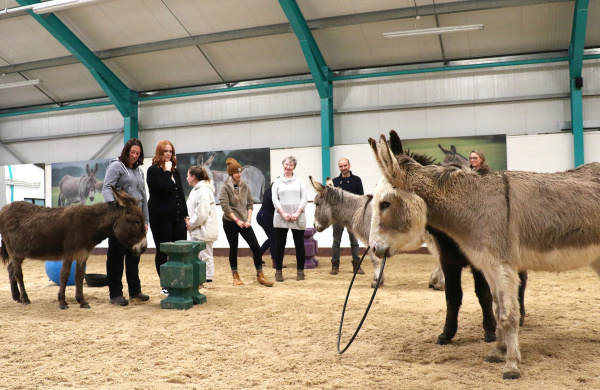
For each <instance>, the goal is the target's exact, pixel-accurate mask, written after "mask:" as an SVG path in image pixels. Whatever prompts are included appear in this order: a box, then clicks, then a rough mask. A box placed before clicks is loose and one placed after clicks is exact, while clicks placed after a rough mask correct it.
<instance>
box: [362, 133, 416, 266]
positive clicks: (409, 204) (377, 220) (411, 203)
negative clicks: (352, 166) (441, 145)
mask: <svg viewBox="0 0 600 390" xmlns="http://www.w3.org/2000/svg"><path fill="white" fill-rule="evenodd" d="M369 144H370V145H371V148H372V149H373V151H374V153H375V158H376V160H377V162H378V164H379V167H380V168H381V171H382V173H383V175H384V177H383V178H382V179H380V180H379V183H378V184H377V187H376V188H375V194H374V198H373V217H372V219H371V235H370V237H369V243H370V245H371V247H372V248H373V250H374V252H375V254H376V255H377V256H379V257H383V256H384V255H387V256H390V255H393V254H394V253H397V252H400V251H403V250H414V249H417V247H418V246H420V245H421V237H422V234H423V231H424V229H425V225H426V223H427V206H426V204H425V201H424V200H423V199H421V198H420V197H419V196H417V195H416V194H414V193H413V192H411V191H410V190H409V189H408V188H407V183H406V177H407V171H408V169H409V168H410V166H411V165H418V166H420V164H419V163H417V162H416V161H415V160H413V159H412V158H411V157H410V156H409V155H407V154H405V153H404V149H403V147H402V142H401V141H400V137H398V134H397V133H396V132H395V131H393V130H392V131H390V144H389V145H388V143H387V141H386V139H385V136H384V135H382V136H381V137H380V138H379V142H377V141H375V140H374V139H372V138H370V139H369Z"/></svg>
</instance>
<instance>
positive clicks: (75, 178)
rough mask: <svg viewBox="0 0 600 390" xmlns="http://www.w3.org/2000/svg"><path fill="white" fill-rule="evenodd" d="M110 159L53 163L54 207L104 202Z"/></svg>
mask: <svg viewBox="0 0 600 390" xmlns="http://www.w3.org/2000/svg"><path fill="white" fill-rule="evenodd" d="M109 161H110V159H100V160H87V161H73V162H64V163H53V164H52V207H56V206H68V205H70V204H75V203H79V204H96V203H102V202H104V197H103V196H102V185H103V184H104V174H105V173H106V168H107V167H108V163H109Z"/></svg>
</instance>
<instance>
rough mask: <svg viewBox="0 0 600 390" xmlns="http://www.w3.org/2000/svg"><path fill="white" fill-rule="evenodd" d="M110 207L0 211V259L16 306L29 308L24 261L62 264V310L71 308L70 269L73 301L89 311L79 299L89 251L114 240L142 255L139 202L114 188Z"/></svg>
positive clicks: (22, 206)
mask: <svg viewBox="0 0 600 390" xmlns="http://www.w3.org/2000/svg"><path fill="white" fill-rule="evenodd" d="M112 192H113V194H114V196H115V201H114V202H109V203H99V204H95V205H91V206H87V205H72V206H69V207H54V208H46V207H40V206H35V205H32V204H31V203H28V202H13V203H10V204H8V205H6V206H4V207H3V208H2V209H1V210H0V235H2V239H1V242H2V248H0V256H1V257H2V262H3V263H4V264H7V263H8V266H7V269H8V276H9V280H10V288H11V291H12V297H13V299H14V300H15V301H17V302H20V303H23V304H29V303H30V300H29V298H28V297H27V292H26V291H25V284H24V283H23V271H22V267H21V264H22V263H23V260H25V258H29V259H36V260H63V265H62V268H61V270H60V287H59V290H58V301H59V304H60V305H59V307H60V308H61V309H67V308H68V307H69V306H68V305H67V302H66V300H65V289H66V287H67V281H68V280H69V274H70V273H71V263H72V262H73V261H77V267H76V270H75V298H76V299H77V302H78V303H79V306H80V307H82V308H89V307H90V306H89V304H88V303H87V302H86V301H85V299H84V297H83V276H84V272H85V263H86V261H87V259H88V257H89V255H90V253H91V252H92V250H93V249H94V248H95V247H96V245H98V244H99V243H100V242H102V240H104V239H106V238H108V237H109V236H113V237H115V238H116V239H117V240H119V241H120V242H121V243H122V244H123V245H124V246H126V247H127V248H129V249H130V250H131V251H132V252H133V253H134V254H135V255H136V256H139V255H141V254H142V253H143V252H144V251H145V250H146V245H147V244H146V230H145V217H144V212H143V211H142V209H141V208H140V207H139V206H138V200H137V199H135V198H132V197H130V196H128V195H127V194H126V193H125V192H124V191H121V192H117V191H115V189H114V188H112Z"/></svg>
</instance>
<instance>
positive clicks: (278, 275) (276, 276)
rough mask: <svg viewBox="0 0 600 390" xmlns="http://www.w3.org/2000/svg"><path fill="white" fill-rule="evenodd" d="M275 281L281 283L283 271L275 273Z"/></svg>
mask: <svg viewBox="0 0 600 390" xmlns="http://www.w3.org/2000/svg"><path fill="white" fill-rule="evenodd" d="M275 281H276V282H283V271H281V270H279V271H275Z"/></svg>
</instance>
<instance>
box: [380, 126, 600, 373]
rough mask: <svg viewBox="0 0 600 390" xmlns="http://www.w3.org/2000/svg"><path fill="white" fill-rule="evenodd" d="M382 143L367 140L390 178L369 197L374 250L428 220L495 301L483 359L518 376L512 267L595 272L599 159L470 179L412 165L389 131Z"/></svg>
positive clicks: (387, 249)
mask: <svg viewBox="0 0 600 390" xmlns="http://www.w3.org/2000/svg"><path fill="white" fill-rule="evenodd" d="M390 143H391V150H390V146H388V144H387V142H386V139H385V137H384V136H381V137H380V140H379V142H377V141H375V140H373V139H369V144H370V145H371V147H372V149H373V151H374V152H375V156H376V159H377V162H378V163H379V165H380V168H381V170H382V172H383V174H384V176H385V177H386V179H387V180H388V182H389V183H388V184H387V187H385V186H382V187H378V188H377V189H376V191H375V195H374V204H375V206H374V207H373V218H372V225H371V236H370V240H369V241H370V243H371V244H372V245H373V247H374V251H375V253H376V255H377V256H384V255H387V256H390V255H393V254H394V253H397V252H399V251H401V250H403V249H404V248H403V247H404V245H405V244H407V243H412V242H413V240H414V237H411V236H415V235H416V234H415V233H414V231H408V230H406V228H405V226H404V225H405V224H409V225H410V224H412V225H416V226H423V227H425V225H426V224H427V225H428V226H431V227H433V228H434V229H437V230H440V231H442V232H444V233H445V234H446V235H448V236H449V237H451V238H452V239H453V240H455V241H456V243H457V244H458V245H459V247H460V249H461V251H463V252H464V254H465V255H466V256H467V257H468V258H469V260H470V261H471V262H472V264H473V265H474V266H475V267H477V268H478V269H480V270H481V271H482V272H483V274H484V275H485V279H486V280H487V282H488V283H489V286H490V291H491V293H492V297H493V300H494V309H495V316H496V321H497V323H498V329H497V345H496V347H495V348H494V349H493V350H492V351H491V352H490V353H489V354H488V356H487V358H486V361H488V362H506V364H505V366H504V369H503V378H504V379H516V378H519V377H520V370H519V367H518V365H519V363H520V361H521V353H520V349H519V337H518V330H519V326H518V321H519V306H518V305H519V303H518V284H519V278H518V271H519V270H538V271H550V272H559V271H565V270H569V269H575V268H579V267H582V266H584V265H590V266H591V267H592V268H593V269H594V271H595V272H596V273H597V274H598V275H599V276H600V256H599V253H600V223H599V220H600V164H598V163H590V164H586V165H583V166H581V167H579V168H576V169H572V170H569V171H566V172H560V173H536V172H518V171H507V172H494V173H489V174H486V175H478V174H477V173H476V172H473V171H471V170H468V169H460V168H457V167H443V166H442V167H436V166H422V165H420V164H418V163H417V162H415V160H414V159H412V158H410V157H409V156H408V155H406V154H405V153H404V152H403V150H402V143H401V141H400V138H399V137H398V135H397V134H396V133H395V132H394V131H392V132H390ZM407 202H408V203H407ZM403 208H411V209H417V210H420V212H421V213H422V215H417V213H413V214H411V215H407V213H405V212H404V213H402V212H401V210H402V209H403ZM415 215H416V216H415Z"/></svg>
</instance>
